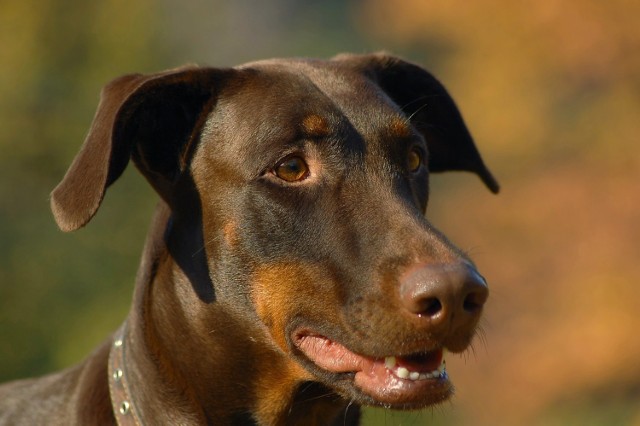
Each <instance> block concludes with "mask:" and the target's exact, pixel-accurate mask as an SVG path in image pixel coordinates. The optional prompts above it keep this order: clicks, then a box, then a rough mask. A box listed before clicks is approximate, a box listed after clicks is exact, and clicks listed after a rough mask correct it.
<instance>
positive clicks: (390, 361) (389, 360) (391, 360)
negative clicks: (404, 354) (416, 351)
mask: <svg viewBox="0 0 640 426" xmlns="http://www.w3.org/2000/svg"><path fill="white" fill-rule="evenodd" d="M384 366H385V367H387V368H388V369H389V370H391V369H392V368H393V367H395V366H396V357H395V356H388V357H386V358H385V359H384Z"/></svg>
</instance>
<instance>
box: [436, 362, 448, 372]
mask: <svg viewBox="0 0 640 426" xmlns="http://www.w3.org/2000/svg"><path fill="white" fill-rule="evenodd" d="M446 369H447V366H446V365H445V364H444V363H442V364H440V367H438V372H439V373H440V374H442V373H444V371H445V370H446Z"/></svg>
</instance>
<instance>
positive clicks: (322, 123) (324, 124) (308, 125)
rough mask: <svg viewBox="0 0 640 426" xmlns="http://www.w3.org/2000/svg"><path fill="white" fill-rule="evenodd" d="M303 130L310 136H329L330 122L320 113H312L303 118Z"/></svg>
mask: <svg viewBox="0 0 640 426" xmlns="http://www.w3.org/2000/svg"><path fill="white" fill-rule="evenodd" d="M302 130H303V131H304V132H305V134H306V135H307V136H310V137H321V136H327V135H328V134H329V122H328V121H327V120H326V119H324V118H323V117H321V116H319V115H318V114H310V115H308V116H306V117H305V118H304V119H303V120H302Z"/></svg>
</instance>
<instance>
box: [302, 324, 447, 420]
mask: <svg viewBox="0 0 640 426" xmlns="http://www.w3.org/2000/svg"><path fill="white" fill-rule="evenodd" d="M294 344H295V346H296V347H297V348H298V349H299V350H300V351H301V352H302V353H303V354H304V355H305V356H306V357H307V358H308V359H309V360H310V361H312V362H313V363H314V364H315V365H316V366H317V367H319V368H320V369H322V370H324V371H326V372H329V373H333V374H339V375H340V374H342V375H345V374H346V375H349V376H350V377H352V383H353V385H354V386H355V388H356V389H357V391H359V392H361V393H363V394H364V395H366V396H367V397H369V398H366V399H368V400H369V402H371V403H374V404H379V405H385V406H388V407H391V408H400V409H417V408H423V407H426V406H428V405H432V404H436V403H438V402H442V401H444V400H446V399H448V398H449V397H450V396H451V394H452V393H453V386H452V384H451V382H450V381H449V377H448V375H447V371H446V369H445V361H444V357H443V349H442V348H439V349H435V350H431V351H427V352H421V353H416V354H409V355H391V354H390V355H388V356H385V357H370V356H365V355H359V354H356V353H355V352H353V351H351V350H349V349H347V348H346V347H345V346H344V345H342V344H340V343H338V342H335V341H333V340H331V339H329V338H327V337H324V336H321V335H318V334H314V333H309V332H299V333H297V334H295V335H294Z"/></svg>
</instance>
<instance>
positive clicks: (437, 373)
mask: <svg viewBox="0 0 640 426" xmlns="http://www.w3.org/2000/svg"><path fill="white" fill-rule="evenodd" d="M431 377H434V378H435V377H440V370H433V371H432V372H431Z"/></svg>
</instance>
